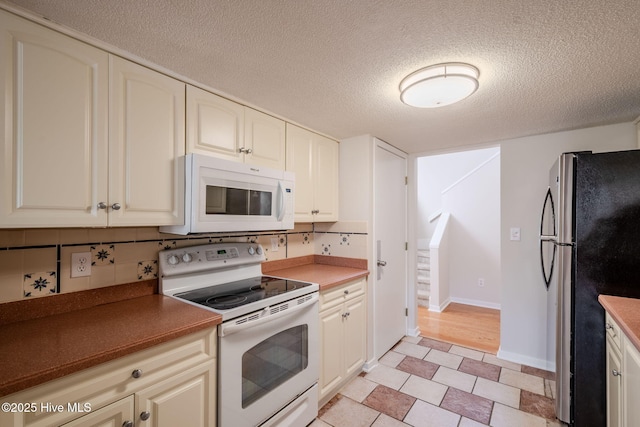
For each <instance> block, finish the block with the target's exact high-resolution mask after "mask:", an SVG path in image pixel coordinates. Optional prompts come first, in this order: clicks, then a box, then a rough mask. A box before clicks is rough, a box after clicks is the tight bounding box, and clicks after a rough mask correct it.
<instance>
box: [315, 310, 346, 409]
mask: <svg viewBox="0 0 640 427" xmlns="http://www.w3.org/2000/svg"><path fill="white" fill-rule="evenodd" d="M342 308H343V305H339V306H337V307H334V308H330V309H328V310H324V311H322V312H320V381H319V386H320V400H322V398H323V397H324V396H326V395H327V393H328V392H330V391H331V389H332V388H333V387H335V385H336V384H338V383H339V382H340V381H342V379H343V378H344V368H343V366H344V364H343V359H344V353H343V347H342V343H343V337H344V329H343V328H344V327H343V323H344V317H343V316H342V313H343V312H342Z"/></svg>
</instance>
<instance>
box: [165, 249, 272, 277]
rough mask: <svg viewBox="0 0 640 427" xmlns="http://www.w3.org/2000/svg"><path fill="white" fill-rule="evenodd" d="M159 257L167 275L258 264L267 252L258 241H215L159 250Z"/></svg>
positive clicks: (263, 259)
mask: <svg viewBox="0 0 640 427" xmlns="http://www.w3.org/2000/svg"><path fill="white" fill-rule="evenodd" d="M158 259H159V263H160V275H161V276H165V277H167V276H174V275H179V274H189V273H196V272H201V271H209V270H212V271H214V270H218V269H221V268H227V267H230V266H242V265H251V264H259V263H262V262H263V261H265V255H264V250H263V249H262V246H261V245H259V244H257V243H212V244H208V245H198V246H188V247H184V248H178V249H167V250H164V251H160V253H159V254H158Z"/></svg>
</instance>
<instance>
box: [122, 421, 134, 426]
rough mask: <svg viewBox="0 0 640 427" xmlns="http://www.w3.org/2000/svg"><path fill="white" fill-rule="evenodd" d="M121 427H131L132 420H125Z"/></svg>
mask: <svg viewBox="0 0 640 427" xmlns="http://www.w3.org/2000/svg"><path fill="white" fill-rule="evenodd" d="M122 427H133V421H125V422H123V423H122Z"/></svg>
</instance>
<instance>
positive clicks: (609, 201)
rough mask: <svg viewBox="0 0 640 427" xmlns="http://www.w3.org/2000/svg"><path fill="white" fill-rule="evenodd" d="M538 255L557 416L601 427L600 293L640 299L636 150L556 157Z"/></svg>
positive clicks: (639, 162)
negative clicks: (550, 306)
mask: <svg viewBox="0 0 640 427" xmlns="http://www.w3.org/2000/svg"><path fill="white" fill-rule="evenodd" d="M540 257H541V262H542V273H543V277H544V282H545V284H546V285H547V288H548V289H549V292H555V291H556V290H557V310H556V311H557V318H556V332H557V335H556V416H557V417H558V419H560V420H561V421H563V422H565V423H568V424H570V425H573V426H576V427H592V426H593V427H597V426H602V427H605V426H606V425H607V413H606V412H607V411H606V381H607V380H606V375H607V373H606V372H605V370H606V367H605V366H606V365H605V363H606V362H605V360H606V359H605V358H606V347H605V342H606V341H605V328H604V309H603V308H602V307H601V306H600V304H599V303H598V295H600V294H608V295H618V296H625V297H633V298H640V150H631V151H619V152H611V153H591V152H577V153H566V154H562V155H561V156H560V157H559V159H558V161H557V162H556V163H555V164H554V165H553V167H552V168H551V170H550V173H549V188H548V191H547V194H546V197H545V200H544V207H543V210H542V219H541V225H540ZM549 297H550V298H556V294H553V295H549Z"/></svg>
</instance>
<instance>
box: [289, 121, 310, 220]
mask: <svg viewBox="0 0 640 427" xmlns="http://www.w3.org/2000/svg"><path fill="white" fill-rule="evenodd" d="M313 141H314V134H313V133H312V132H309V131H308V130H306V129H302V128H300V127H298V126H294V125H292V124H289V123H287V144H286V145H287V148H286V150H287V159H286V163H287V170H288V171H292V172H294V173H295V174H296V194H295V209H294V212H295V221H296V222H312V221H313V218H314V217H313V214H312V213H311V211H313V209H314V207H313V200H314V180H313V167H312V156H313Z"/></svg>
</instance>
